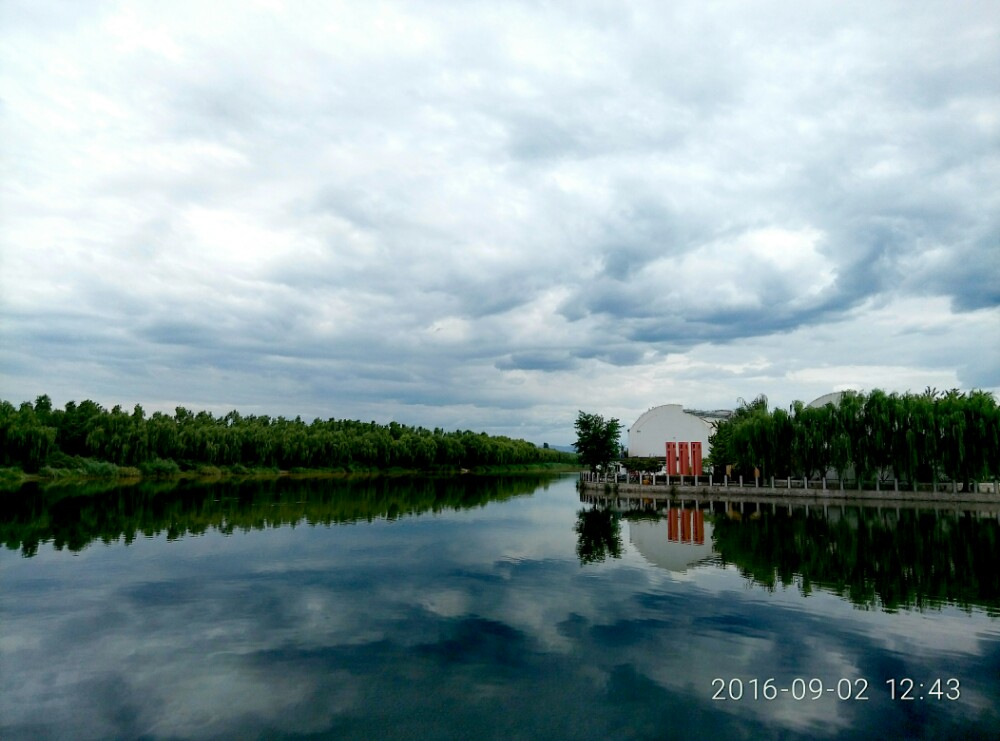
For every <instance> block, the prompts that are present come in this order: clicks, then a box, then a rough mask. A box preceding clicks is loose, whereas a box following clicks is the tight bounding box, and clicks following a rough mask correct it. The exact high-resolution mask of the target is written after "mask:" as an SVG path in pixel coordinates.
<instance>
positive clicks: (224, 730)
mask: <svg viewBox="0 0 1000 741" xmlns="http://www.w3.org/2000/svg"><path fill="white" fill-rule="evenodd" d="M3 497H4V500H3V501H4V503H3V505H2V509H0V513H2V518H0V528H2V530H0V535H2V537H3V540H4V543H5V545H6V548H5V549H4V550H3V551H2V552H0V738H3V739H5V740H7V741H13V740H15V739H32V741H36V740H39V739H80V740H85V739H119V738H120V739H133V738H142V739H208V738H212V739H216V738H219V739H227V738H232V739H256V738H261V739H263V738H267V739H285V738H288V739H291V738H301V739H325V738H337V739H493V738H497V739H499V738H503V739H510V738H515V739H518V738H519V739H609V738H613V739H655V738H701V737H708V738H712V739H713V740H717V741H722V740H724V739H746V738H786V739H795V738H810V739H812V738H830V739H834V738H836V739H842V738H843V739H848V738H850V739H862V738H878V739H895V738H928V739H931V738H933V739H941V738H984V739H987V738H988V739H996V738H998V737H1000V710H998V708H1000V577H998V575H997V572H998V569H997V566H998V564H1000V558H998V557H1000V522H998V518H997V515H996V514H995V513H994V514H991V515H984V516H978V515H974V514H968V513H966V514H962V513H957V514H955V513H952V514H933V513H919V512H912V511H909V512H908V511H903V512H901V513H898V514H897V513H896V512H895V511H884V510H883V511H875V510H848V511H846V512H842V511H839V510H838V511H836V512H827V513H825V514H824V513H823V512H822V511H816V510H815V508H814V509H813V510H812V511H810V512H809V513H806V512H805V511H804V510H794V511H792V512H788V511H785V510H779V511H777V512H774V513H771V512H769V511H767V510H766V509H765V511H764V512H762V513H760V514H754V515H753V516H750V515H748V514H746V513H745V514H744V515H743V516H738V515H737V514H736V513H729V514H726V513H725V512H722V511H719V512H716V513H701V514H698V513H695V512H692V511H691V510H687V511H679V510H674V511H673V512H667V513H662V512H661V513H659V514H650V513H624V514H623V513H614V512H609V511H602V510H601V509H593V508H592V507H591V505H589V504H582V503H581V501H580V495H579V493H578V492H577V491H576V488H575V480H574V479H573V478H572V477H570V478H559V479H539V478H520V479H519V478H509V479H487V480H476V479H468V480H462V481H455V480H451V481H424V480H380V481H375V482H371V481H369V482H354V483H346V482H331V481H310V482H295V481H288V480H281V481H279V482H269V483H266V484H261V483H248V484H243V485H237V484H217V485H214V486H194V485H183V486H179V487H178V486H174V485H162V486H159V487H133V488H121V489H111V490H108V491H104V492H99V491H98V492H94V491H81V490H76V489H62V490H54V491H52V490H50V491H48V492H41V491H38V490H35V489H25V490H22V491H21V492H18V493H7V494H4V495H3ZM772 678H773V682H770V683H768V680H769V679H772ZM889 680H892V681H893V683H894V684H892V685H890V684H887V681H889ZM938 680H940V682H938ZM910 681H912V683H913V685H912V688H910V685H909V684H908V682H910ZM935 682H938V684H935ZM820 683H822V687H820ZM921 684H922V685H923V686H922V687H921ZM830 690H832V691H830ZM893 690H895V694H896V699H892V697H891V693H892V691H893ZM771 694H773V695H774V699H767V698H766V697H765V695H771ZM816 694H818V695H819V696H818V699H813V697H814V695H816ZM838 694H839V695H841V696H846V697H847V698H849V699H840V698H839V697H838ZM755 695H756V698H755ZM904 696H906V697H911V698H912V699H903V697H904ZM723 698H724V699H723ZM737 698H738V699H737ZM949 698H954V699H949Z"/></svg>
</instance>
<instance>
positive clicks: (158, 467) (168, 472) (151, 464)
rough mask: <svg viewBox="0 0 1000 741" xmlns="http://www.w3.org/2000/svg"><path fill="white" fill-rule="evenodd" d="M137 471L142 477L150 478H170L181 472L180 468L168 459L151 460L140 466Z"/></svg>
mask: <svg viewBox="0 0 1000 741" xmlns="http://www.w3.org/2000/svg"><path fill="white" fill-rule="evenodd" d="M139 470H140V471H141V472H142V475H143V476H148V477H150V478H154V479H156V478H163V479H165V478H170V477H171V476H177V475H178V474H180V472H181V468H180V466H178V465H177V464H176V463H174V462H173V461H172V460H170V459H169V458H153V459H152V460H150V461H146V462H145V463H142V464H140V466H139Z"/></svg>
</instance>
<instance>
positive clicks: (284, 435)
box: [0, 395, 576, 475]
mask: <svg viewBox="0 0 1000 741" xmlns="http://www.w3.org/2000/svg"><path fill="white" fill-rule="evenodd" d="M575 462H576V456H574V455H572V454H570V453H564V452H561V451H557V450H554V449H551V448H548V447H543V448H540V447H538V446H536V445H534V444H533V443H530V442H528V441H526V440H518V439H512V438H509V437H505V436H498V435H487V434H486V433H485V432H478V433H477V432H472V431H471V430H456V431H454V432H445V431H444V430H442V429H440V428H437V429H434V430H428V429H426V428H423V427H412V426H408V425H403V424H400V423H398V422H390V423H389V424H378V423H376V422H361V421H356V420H343V419H340V420H338V419H333V418H331V419H327V420H320V419H316V420H314V421H313V422H308V423H307V422H305V421H303V420H302V419H301V418H300V417H296V418H295V419H286V418H284V417H280V416H279V417H269V416H267V415H260V416H258V415H247V416H244V415H241V414H240V413H239V412H237V411H232V412H229V413H228V414H226V415H224V416H214V415H213V414H211V413H210V412H207V411H200V412H197V413H195V412H192V411H190V410H188V409H185V408H184V407H177V408H176V410H175V413H174V414H172V415H171V414H165V413H163V412H155V413H153V414H152V415H150V416H147V414H146V413H145V411H144V410H143V408H142V407H141V406H140V405H138V404H137V405H135V407H134V408H133V410H132V411H131V412H127V411H125V410H123V409H122V408H121V406H115V407H114V408H113V409H111V410H110V411H109V410H107V409H105V408H104V407H102V406H101V405H100V404H98V403H96V402H94V401H91V400H86V401H82V402H80V403H79V404H78V403H76V402H74V401H70V402H67V404H66V406H65V408H63V409H55V408H53V405H52V401H51V399H50V398H49V397H48V396H47V395H43V396H39V397H38V398H37V399H35V402H34V403H31V402H24V403H22V404H21V405H20V406H19V407H15V406H14V405H13V404H11V403H10V402H8V401H0V466H3V467H17V468H21V469H22V470H23V471H25V472H28V473H35V472H42V473H45V471H46V470H50V471H58V470H65V469H72V470H81V469H82V470H85V471H88V472H92V473H94V474H97V475H100V474H101V473H104V472H106V471H105V469H106V468H107V467H111V469H112V470H114V467H132V468H135V469H136V472H137V473H138V472H141V473H144V474H157V473H160V474H170V473H176V472H178V471H181V470H196V469H198V468H199V467H204V466H214V467H227V468H230V469H233V470H235V471H237V472H239V471H240V470H241V469H242V468H247V469H254V468H271V469H282V470H291V469H296V468H305V469H342V470H345V471H350V470H357V469H364V470H371V469H389V468H405V469H414V470H426V469H434V468H446V469H457V468H476V467H488V466H507V465H519V464H539V463H543V464H544V463H552V464H567V463H575Z"/></svg>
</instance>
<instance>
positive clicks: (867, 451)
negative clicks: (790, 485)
mask: <svg viewBox="0 0 1000 741" xmlns="http://www.w3.org/2000/svg"><path fill="white" fill-rule="evenodd" d="M709 442H710V443H711V446H712V452H711V455H710V462H711V463H712V465H715V466H720V467H721V466H726V465H730V466H733V467H734V468H735V471H734V473H735V472H740V473H742V474H744V475H747V474H752V472H753V469H754V468H757V469H759V470H760V472H761V475H762V476H764V477H765V478H766V477H768V476H776V477H784V476H809V477H816V476H821V475H823V474H825V472H826V471H827V470H829V469H831V468H833V469H834V470H836V471H837V472H838V473H839V474H840V475H841V476H843V475H844V474H845V473H846V472H847V471H848V470H850V469H852V468H853V470H854V471H855V472H856V475H857V476H858V478H859V479H860V480H863V481H870V480H872V479H873V478H882V479H884V478H886V477H888V476H889V475H895V476H897V477H898V478H900V479H903V480H905V481H918V480H920V481H929V480H932V479H933V480H937V479H938V478H939V477H941V476H943V477H945V478H947V479H949V480H951V481H956V482H970V481H976V480H978V481H982V480H984V479H988V478H997V477H1000V460H998V453H997V451H998V448H1000V407H998V406H997V402H996V400H995V399H994V398H993V395H992V394H990V393H988V392H985V391H972V392H969V393H962V392H960V391H958V390H957V389H955V390H952V391H949V392H947V393H944V394H940V393H938V392H937V391H936V390H933V389H927V390H926V391H924V392H923V393H922V394H918V395H914V394H909V393H907V394H903V395H899V394H895V393H893V394H886V393H885V392H884V391H881V390H879V389H876V390H874V391H872V392H871V393H869V394H863V393H858V392H854V391H847V392H845V393H844V394H843V395H842V397H841V399H840V402H839V403H838V404H832V403H828V404H826V405H825V406H823V407H819V408H811V407H806V406H805V405H804V404H802V402H799V401H797V402H795V403H794V404H792V405H791V407H790V410H789V412H785V411H784V410H783V409H776V410H774V411H773V412H769V411H768V410H767V399H766V398H765V397H763V396H760V397H758V398H757V399H755V400H754V401H753V402H751V403H750V404H747V403H746V402H744V403H743V404H742V405H741V407H740V408H739V409H737V410H736V412H735V413H734V414H733V415H732V417H730V418H729V419H728V420H724V421H723V422H721V423H720V424H719V425H718V426H717V428H716V430H715V433H714V434H713V435H712V437H711V438H710V439H709Z"/></svg>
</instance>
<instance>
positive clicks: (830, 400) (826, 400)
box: [806, 391, 844, 409]
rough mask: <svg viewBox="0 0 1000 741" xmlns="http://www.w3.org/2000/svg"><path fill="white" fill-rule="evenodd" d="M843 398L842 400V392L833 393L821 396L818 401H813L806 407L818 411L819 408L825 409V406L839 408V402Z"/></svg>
mask: <svg viewBox="0 0 1000 741" xmlns="http://www.w3.org/2000/svg"><path fill="white" fill-rule="evenodd" d="M843 398H844V392H843V391H833V392H831V393H829V394H823V395H822V396H821V397H819V398H818V399H813V400H812V401H810V402H809V403H808V404H806V406H807V407H813V408H815V409H819V408H821V407H825V406H826V405H827V404H833V405H834V406H835V407H836V406H840V400H841V399H843Z"/></svg>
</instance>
